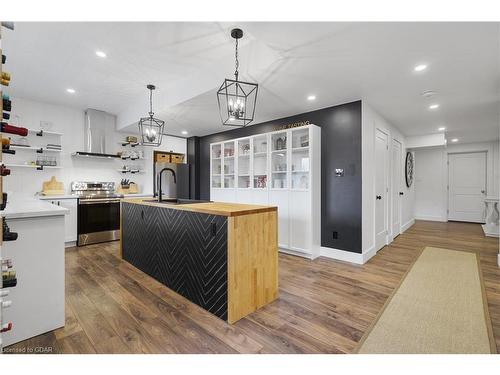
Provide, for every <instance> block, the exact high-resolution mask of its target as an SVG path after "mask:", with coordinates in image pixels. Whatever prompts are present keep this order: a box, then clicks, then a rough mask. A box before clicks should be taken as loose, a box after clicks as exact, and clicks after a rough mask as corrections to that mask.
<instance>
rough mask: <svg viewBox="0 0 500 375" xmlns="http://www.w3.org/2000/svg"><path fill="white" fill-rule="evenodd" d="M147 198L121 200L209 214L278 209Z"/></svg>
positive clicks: (275, 208) (237, 204)
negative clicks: (182, 202)
mask: <svg viewBox="0 0 500 375" xmlns="http://www.w3.org/2000/svg"><path fill="white" fill-rule="evenodd" d="M148 200H151V198H148V199H143V198H134V199H123V200H122V202H127V203H134V204H142V205H146V206H155V207H165V208H170V209H173V210H184V211H192V212H200V213H205V214H209V215H220V216H242V215H251V214H257V213H263V212H272V211H277V210H278V208H277V207H276V206H260V205H255V204H241V203H225V202H206V203H189V204H167V203H158V202H148Z"/></svg>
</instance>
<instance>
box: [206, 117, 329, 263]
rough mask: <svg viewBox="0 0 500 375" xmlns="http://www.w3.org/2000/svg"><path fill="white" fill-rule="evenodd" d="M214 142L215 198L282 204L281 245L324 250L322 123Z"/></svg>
mask: <svg viewBox="0 0 500 375" xmlns="http://www.w3.org/2000/svg"><path fill="white" fill-rule="evenodd" d="M210 147H211V153H210V155H211V160H210V168H211V176H210V178H211V200H213V201H222V202H238V203H251V204H263V205H274V206H277V207H278V243H279V247H280V250H281V251H284V252H289V253H292V254H295V255H300V256H305V257H308V258H316V257H317V256H319V253H320V238H321V236H320V232H321V128H319V127H318V126H316V125H307V126H303V127H297V128H292V129H286V130H279V131H275V132H271V133H265V134H257V135H254V136H251V137H245V138H239V139H234V140H230V141H225V142H221V143H214V144H212V145H211V146H210Z"/></svg>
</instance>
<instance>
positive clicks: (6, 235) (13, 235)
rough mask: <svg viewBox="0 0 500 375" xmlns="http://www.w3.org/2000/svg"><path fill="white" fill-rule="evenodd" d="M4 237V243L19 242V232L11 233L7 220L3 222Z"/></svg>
mask: <svg viewBox="0 0 500 375" xmlns="http://www.w3.org/2000/svg"><path fill="white" fill-rule="evenodd" d="M2 235H3V240H4V242H7V241H15V240H17V232H11V231H10V228H9V226H8V225H7V221H6V220H5V218H4V219H3V222H2Z"/></svg>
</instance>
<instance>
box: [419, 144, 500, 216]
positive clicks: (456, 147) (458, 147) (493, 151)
mask: <svg viewBox="0 0 500 375" xmlns="http://www.w3.org/2000/svg"><path fill="white" fill-rule="evenodd" d="M480 151H485V152H487V160H486V169H487V171H486V180H487V184H486V185H487V193H488V195H493V196H496V197H498V195H499V181H498V180H499V169H500V166H499V142H498V141H494V142H481V143H467V144H452V145H449V146H448V147H446V148H439V149H435V148H434V149H422V150H415V176H416V179H415V180H416V181H415V190H416V199H415V218H416V219H421V220H435V221H447V219H448V213H447V209H448V190H447V185H448V165H447V161H448V154H452V153H462V152H480Z"/></svg>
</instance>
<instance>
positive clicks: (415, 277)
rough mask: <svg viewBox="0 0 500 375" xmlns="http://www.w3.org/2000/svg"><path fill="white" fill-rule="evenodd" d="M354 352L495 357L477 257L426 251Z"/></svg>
mask: <svg viewBox="0 0 500 375" xmlns="http://www.w3.org/2000/svg"><path fill="white" fill-rule="evenodd" d="M357 351H358V353H365V354H370V353H371V354H376V353H496V345H495V341H494V338H493V332H492V329H491V321H490V317H489V313H488V305H487V301H486V295H485V291H484V285H483V281H482V276H481V269H480V267H479V255H478V254H476V253H473V252H465V251H455V250H447V249H439V248H434V247H426V248H425V249H424V250H423V251H422V253H421V254H420V256H419V257H418V259H417V260H416V261H415V263H414V264H413V266H412V267H410V269H409V271H408V273H407V274H406V276H405V277H404V278H403V281H402V282H401V284H400V285H399V287H398V288H396V290H395V291H394V292H393V294H392V296H391V297H389V299H388V301H387V302H386V304H385V305H384V307H383V308H382V311H381V312H380V314H379V315H378V317H377V318H376V319H375V321H374V323H373V324H372V326H371V327H370V328H369V329H368V331H367V332H366V333H365V335H364V337H363V338H362V340H361V342H360V343H359V345H358V349H357Z"/></svg>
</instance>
